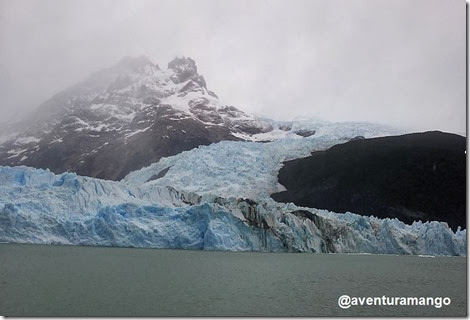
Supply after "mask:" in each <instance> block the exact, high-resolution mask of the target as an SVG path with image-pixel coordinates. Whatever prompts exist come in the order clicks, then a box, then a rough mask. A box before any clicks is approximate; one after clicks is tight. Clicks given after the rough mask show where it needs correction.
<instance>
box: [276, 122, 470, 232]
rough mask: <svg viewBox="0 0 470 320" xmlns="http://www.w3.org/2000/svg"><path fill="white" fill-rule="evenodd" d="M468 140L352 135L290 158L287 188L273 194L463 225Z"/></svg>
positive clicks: (314, 204)
mask: <svg viewBox="0 0 470 320" xmlns="http://www.w3.org/2000/svg"><path fill="white" fill-rule="evenodd" d="M465 148H466V140H465V138H464V137H461V136H458V135H454V134H448V133H442V132H437V131H435V132H426V133H416V134H407V135H403V136H395V137H383V138H375V139H355V140H353V141H349V142H347V143H344V144H341V145H336V146H334V147H332V148H330V149H329V150H326V151H321V152H314V153H312V155H311V156H310V157H307V158H304V159H297V160H293V161H288V162H286V163H285V166H284V167H283V168H282V169H281V170H280V172H279V182H280V183H281V184H282V185H284V186H285V187H286V188H287V191H284V192H280V193H276V194H273V195H272V198H273V199H274V200H276V201H279V202H293V203H295V204H297V205H300V206H305V207H311V208H319V209H327V210H330V211H335V212H340V213H344V212H346V211H350V212H353V213H357V214H361V215H368V216H371V215H373V216H376V217H380V218H385V217H388V218H398V219H400V220H401V221H403V222H405V223H412V222H413V221H417V220H422V221H430V220H437V221H445V222H447V223H448V224H449V226H450V227H451V228H453V229H456V228H457V227H458V226H460V227H462V228H466V203H465V201H466V180H465V179H466V168H465V162H466V156H465Z"/></svg>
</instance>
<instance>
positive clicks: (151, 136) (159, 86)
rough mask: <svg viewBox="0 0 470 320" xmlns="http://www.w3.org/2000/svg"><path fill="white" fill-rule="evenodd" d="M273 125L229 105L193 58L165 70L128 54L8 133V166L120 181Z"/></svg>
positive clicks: (3, 158) (0, 156)
mask: <svg viewBox="0 0 470 320" xmlns="http://www.w3.org/2000/svg"><path fill="white" fill-rule="evenodd" d="M13 129H14V130H13ZM272 129H273V128H272V126H271V124H269V123H267V122H265V121H262V120H259V119H257V118H255V117H253V116H250V115H248V114H246V113H244V112H243V111H241V110H239V109H237V108H235V107H233V106H227V105H224V104H222V103H221V102H220V101H219V99H218V97H217V95H216V94H215V93H213V92H212V91H210V90H208V89H207V86H206V82H205V80H204V78H203V76H201V75H199V74H198V70H197V67H196V63H195V62H194V60H192V59H191V58H184V57H183V58H175V59H174V60H173V61H171V62H170V63H169V64H168V68H167V69H165V70H162V69H161V68H160V67H159V66H158V65H156V64H153V63H152V62H151V61H150V60H149V59H148V58H147V57H137V58H130V57H128V58H124V59H122V60H121V61H120V62H119V63H118V64H116V65H115V66H113V67H111V68H107V69H104V70H101V71H99V72H96V73H95V74H93V75H91V76H90V77H89V78H88V79H86V80H85V81H83V82H80V83H78V84H77V85H75V86H72V87H71V88H68V89H66V90H64V91H62V92H60V93H58V94H56V95H55V96H53V97H52V98H51V99H49V100H48V101H46V102H44V103H43V104H42V105H41V106H39V108H38V109H37V110H36V111H35V112H34V113H33V114H31V115H30V116H29V117H28V118H27V119H26V120H24V121H23V122H21V123H19V124H17V125H16V127H12V129H11V130H8V132H3V133H2V136H3V138H2V139H3V140H2V143H1V144H0V164H1V165H10V166H14V165H27V166H32V167H36V168H44V169H46V168H49V169H50V170H52V171H53V172H55V173H61V172H65V171H72V172H77V173H79V174H81V175H86V176H93V177H100V178H105V179H112V180H117V179H121V178H122V177H124V176H125V175H126V174H127V173H129V172H130V171H133V170H136V169H140V168H142V167H144V166H147V165H149V164H151V163H153V162H156V161H158V160H159V159H160V158H161V157H163V156H171V155H175V154H178V153H180V152H182V151H185V150H190V149H192V148H195V147H197V146H199V145H208V144H210V143H213V142H218V141H222V140H242V139H244V138H243V137H247V138H249V137H251V136H252V135H254V134H259V133H263V132H268V131H271V130H272ZM15 130H16V131H15ZM20 151H21V152H20Z"/></svg>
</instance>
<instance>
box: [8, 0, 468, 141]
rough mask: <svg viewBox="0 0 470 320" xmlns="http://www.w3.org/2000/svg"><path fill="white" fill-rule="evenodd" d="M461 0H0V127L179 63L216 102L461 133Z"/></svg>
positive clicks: (270, 112)
mask: <svg viewBox="0 0 470 320" xmlns="http://www.w3.org/2000/svg"><path fill="white" fill-rule="evenodd" d="M465 30H466V29H465V2H464V1H463V0H458V1H457V0H439V1H436V0H431V1H429V0H425V1H424V0H412V1H410V0H321V1H320V0H306V1H299V0H289V1H287V0H285V1H274V0H269V1H261V0H249V1H243V0H223V1H220V0H210V1H201V0H198V1H196V0H194V1H181V0H178V1H176V0H172V1H159V0H151V1H142V0H140V1H139V0H132V1H124V0H109V1H107V0H104V1H102V0H80V1H77V0H67V1H63V0H39V1H32V0H0V117H1V118H3V119H5V118H6V117H7V116H11V115H12V114H14V113H15V112H17V111H21V110H23V109H24V108H33V107H37V106H38V105H39V104H40V103H41V102H43V101H44V100H46V99H47V98H49V97H50V96H51V95H53V94H54V93H57V92H58V91H60V90H62V89H64V88H65V87H67V86H69V85H72V84H74V83H76V82H78V81H80V80H83V79H84V78H86V77H87V76H88V75H89V74H90V73H91V72H93V71H96V70H99V69H101V68H104V67H108V66H111V65H113V64H114V63H116V62H117V61H118V60H120V59H121V58H122V57H124V56H129V55H130V56H133V55H141V54H146V55H148V56H149V57H150V58H151V59H152V60H153V61H154V62H156V63H158V64H159V65H160V67H164V68H166V66H167V63H168V62H169V61H170V60H171V59H172V58H174V57H175V56H177V55H178V56H181V55H185V56H189V57H191V58H193V59H194V60H195V61H196V63H197V66H198V70H199V73H200V74H202V75H203V76H204V77H205V79H206V82H207V86H208V88H209V89H210V90H213V91H214V92H215V93H217V94H218V96H219V97H220V98H221V100H222V102H224V103H227V104H231V105H235V106H237V107H239V108H241V109H242V110H245V111H248V112H252V113H256V114H263V115H267V116H270V117H271V118H275V119H285V120H288V119H293V118H295V117H312V116H313V117H320V118H323V119H326V120H332V121H372V122H380V123H388V124H392V125H402V126H409V127H415V128H416V129H417V130H425V129H439V130H444V131H450V132H457V133H465V123H466V101H465V93H466V82H465V79H466V76H465V73H466V71H465V63H466V56H465V43H466V34H465Z"/></svg>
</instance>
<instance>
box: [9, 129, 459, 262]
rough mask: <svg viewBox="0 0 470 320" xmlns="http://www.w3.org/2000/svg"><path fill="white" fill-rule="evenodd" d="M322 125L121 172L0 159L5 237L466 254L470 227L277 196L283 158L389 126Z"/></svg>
mask: <svg viewBox="0 0 470 320" xmlns="http://www.w3.org/2000/svg"><path fill="white" fill-rule="evenodd" d="M312 126H313V127H315V128H314V129H315V130H316V134H315V135H314V136H311V137H307V138H301V139H298V138H297V139H289V138H284V139H279V140H275V141H272V142H267V143H257V142H230V141H223V142H219V143H215V144H212V145H209V146H203V147H199V148H197V149H193V150H191V151H186V152H183V153H181V154H178V155H175V156H173V157H168V158H162V159H161V160H160V161H159V162H157V163H154V164H152V165H150V166H149V167H146V168H143V169H141V170H138V171H135V172H132V173H130V174H129V175H128V176H126V177H125V178H124V179H123V180H122V181H108V180H101V179H97V178H90V177H83V176H79V175H76V174H75V173H62V174H54V173H52V172H50V171H49V170H42V169H34V168H29V167H24V166H21V167H0V241H1V242H15V243H43V244H71V245H100V246H124V247H149V248H178V249H199V250H233V251H268V252H312V253H313V252H317V253H372V254H414V255H466V230H461V229H458V230H457V231H456V232H453V231H452V230H451V229H450V228H449V227H448V225H447V224H446V223H444V222H437V221H432V222H424V223H423V222H420V221H418V222H414V223H413V224H412V225H407V224H404V223H403V222H401V221H399V220H397V219H378V218H375V217H366V216H360V215H357V214H354V213H349V212H348V213H345V214H338V213H334V212H329V211H326V210H318V209H313V208H304V207H299V206H296V205H294V204H292V203H289V204H283V203H277V202H275V201H274V200H272V199H271V198H270V197H269V195H270V194H271V193H272V192H277V191H279V190H282V188H283V187H282V186H281V185H279V183H278V182H277V172H278V170H279V169H280V167H281V166H282V162H283V161H286V160H289V159H295V158H299V157H304V156H308V155H309V154H310V153H311V152H312V151H315V150H325V149H326V148H329V147H331V146H332V145H334V144H337V143H342V142H345V141H347V140H348V139H350V138H353V137H354V136H357V135H362V136H365V137H373V136H377V135H383V134H387V130H385V129H384V128H383V127H373V126H365V125H358V124H352V123H349V124H341V125H340V124H336V125H333V124H326V125H322V126H319V125H318V124H312ZM391 133H394V132H388V134H391Z"/></svg>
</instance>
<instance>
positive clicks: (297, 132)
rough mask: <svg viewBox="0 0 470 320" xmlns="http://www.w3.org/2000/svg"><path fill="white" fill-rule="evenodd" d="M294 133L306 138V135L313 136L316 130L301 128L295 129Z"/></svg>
mask: <svg viewBox="0 0 470 320" xmlns="http://www.w3.org/2000/svg"><path fill="white" fill-rule="evenodd" d="M294 133H295V134H296V135H298V136H301V137H304V138H306V137H310V136H313V135H314V134H315V130H305V129H300V130H297V131H294Z"/></svg>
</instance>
